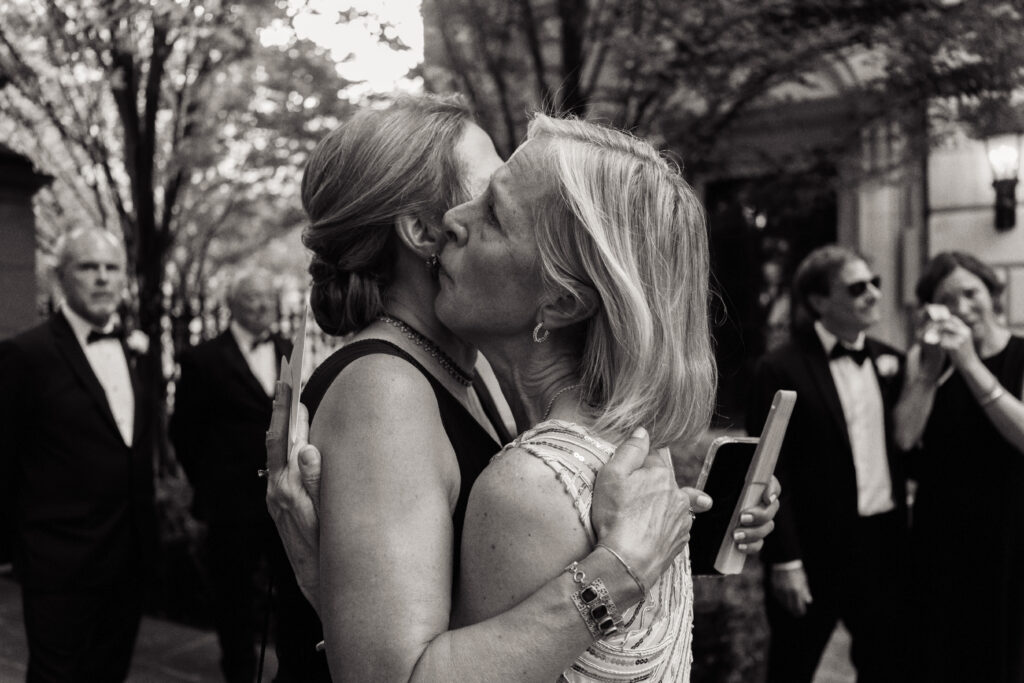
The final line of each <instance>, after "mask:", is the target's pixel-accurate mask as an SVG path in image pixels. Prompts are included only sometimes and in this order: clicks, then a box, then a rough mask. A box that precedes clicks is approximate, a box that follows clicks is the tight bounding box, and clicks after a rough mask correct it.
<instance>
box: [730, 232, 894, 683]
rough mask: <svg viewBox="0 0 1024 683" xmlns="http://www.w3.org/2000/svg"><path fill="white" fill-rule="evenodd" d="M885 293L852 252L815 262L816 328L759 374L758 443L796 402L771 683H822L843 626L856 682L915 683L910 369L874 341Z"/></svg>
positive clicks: (773, 591) (773, 595)
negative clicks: (905, 426) (905, 424)
mask: <svg viewBox="0 0 1024 683" xmlns="http://www.w3.org/2000/svg"><path fill="white" fill-rule="evenodd" d="M879 285H880V280H879V279H878V278H877V276H875V275H874V274H873V273H872V271H871V269H870V268H869V267H868V265H867V263H866V262H865V261H864V259H862V258H861V257H860V256H858V255H857V254H855V253H854V252H852V251H850V250H848V249H844V248H842V247H838V246H826V247H822V248H820V249H817V250H816V251H814V252H812V253H811V254H810V255H808V256H807V258H806V259H804V261H803V262H802V263H801V264H800V266H799V267H798V269H797V272H796V275H795V277H794V283H793V290H794V291H793V297H794V301H795V303H796V304H797V305H800V306H802V310H803V311H804V312H805V313H806V314H808V316H809V319H807V320H804V321H803V323H804V324H802V325H797V328H796V329H795V330H794V331H793V338H792V340H791V341H790V342H788V343H786V344H785V345H784V346H782V347H781V348H779V349H777V350H775V351H773V352H771V353H769V354H768V355H766V356H765V357H764V358H763V359H762V360H761V362H760V363H759V365H758V367H757V370H756V371H755V376H754V381H753V383H752V387H751V396H750V404H749V410H748V413H747V431H748V432H749V433H751V434H760V432H761V428H762V426H763V425H764V421H765V417H766V416H767V414H768V408H769V406H770V405H771V401H772V397H773V395H774V393H775V391H776V390H778V389H794V390H796V392H797V403H796V408H795V410H794V411H793V416H792V419H791V420H790V423H789V429H788V430H787V433H786V438H785V441H784V442H783V446H782V451H781V454H780V456H779V462H778V466H777V470H776V474H777V476H778V478H779V481H780V482H781V483H782V491H783V493H782V496H781V497H780V508H779V514H778V515H777V516H776V518H775V524H776V527H775V531H774V533H772V534H771V535H770V536H769V537H768V538H766V539H765V542H764V550H763V559H764V560H765V564H766V567H765V573H766V590H765V593H766V598H765V602H766V611H767V615H768V623H769V626H770V628H771V644H770V648H769V654H768V680H769V681H771V682H779V683H800V682H801V681H808V682H809V681H811V680H812V678H813V676H814V671H815V669H816V668H817V665H818V662H819V660H820V658H821V654H822V652H823V650H824V648H825V645H826V644H827V642H828V640H829V638H830V636H831V634H832V631H833V630H834V628H835V626H836V623H837V621H838V620H840V619H841V620H842V621H843V623H844V625H845V626H846V628H847V629H848V630H849V632H850V634H851V637H852V650H851V656H852V660H853V664H854V666H855V668H856V669H857V680H858V681H861V682H862V683H871V682H873V681H902V680H904V679H903V674H902V658H901V653H902V649H903V648H902V647H901V642H902V640H901V638H902V636H901V629H900V623H901V619H900V614H901V613H902V609H901V608H900V605H901V600H900V591H901V585H900V577H901V574H902V572H901V569H902V565H903V562H902V559H901V558H902V554H903V551H902V546H903V544H904V541H905V534H906V528H907V511H906V493H905V478H904V474H903V466H902V462H901V458H900V457H899V454H898V453H897V452H896V447H895V445H894V442H893V429H892V408H893V406H894V405H895V402H896V399H897V398H898V396H899V390H900V384H901V382H902V357H901V355H900V354H899V352H898V351H896V350H895V349H893V348H892V347H890V346H887V345H886V344H884V343H882V342H880V341H877V340H875V339H872V338H870V337H867V336H866V334H865V332H866V330H868V329H869V328H870V327H871V326H872V325H874V324H875V323H876V322H877V321H878V317H879V310H878V308H879V306H878V304H879V300H880V297H881V293H880V291H879Z"/></svg>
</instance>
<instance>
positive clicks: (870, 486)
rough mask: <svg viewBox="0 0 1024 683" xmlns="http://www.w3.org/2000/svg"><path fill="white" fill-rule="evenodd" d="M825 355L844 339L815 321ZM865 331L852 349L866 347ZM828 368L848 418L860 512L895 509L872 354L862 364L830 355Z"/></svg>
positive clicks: (874, 512) (863, 513) (858, 510)
mask: <svg viewBox="0 0 1024 683" xmlns="http://www.w3.org/2000/svg"><path fill="white" fill-rule="evenodd" d="M814 331H815V332H817V333H818V339H820V340H821V345H822V346H823V347H825V355H826V356H829V354H831V353H832V348H833V347H834V346H835V345H836V344H838V343H840V341H839V339H838V338H837V337H836V336H835V335H834V334H832V333H831V332H829V331H828V330H827V329H825V326H824V325H822V324H821V322H820V321H819V322H815V323H814ZM864 338H865V335H864V333H863V332H862V333H861V334H860V336H858V337H857V341H856V342H855V343H854V344H852V345H848V346H849V347H850V348H852V349H857V350H860V349H863V348H864ZM828 369H829V371H830V372H831V373H832V380H833V381H834V382H835V385H836V392H837V393H838V394H839V403H840V405H841V406H842V408H843V416H844V417H845V418H846V429H847V431H848V433H849V436H850V449H851V450H852V451H853V465H854V469H855V470H856V473H857V512H858V513H859V514H860V516H861V517H868V516H870V515H877V514H881V513H883V512H889V511H890V510H893V509H895V507H896V504H895V503H894V502H893V498H892V478H891V476H890V474H889V459H888V457H887V453H886V445H885V407H884V405H883V403H882V391H881V389H880V388H879V386H878V375H876V374H875V367H874V364H873V363H872V362H871V359H870V358H869V359H868V360H867V361H865V362H864V363H862V364H860V365H858V364H857V363H856V361H854V360H853V359H852V358H850V357H849V356H840V357H839V358H829V363H828Z"/></svg>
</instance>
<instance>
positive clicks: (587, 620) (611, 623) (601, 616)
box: [565, 562, 622, 639]
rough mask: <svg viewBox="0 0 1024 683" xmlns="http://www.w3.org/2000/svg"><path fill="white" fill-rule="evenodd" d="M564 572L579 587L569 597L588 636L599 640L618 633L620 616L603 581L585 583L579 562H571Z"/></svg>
mask: <svg viewBox="0 0 1024 683" xmlns="http://www.w3.org/2000/svg"><path fill="white" fill-rule="evenodd" d="M565 571H567V572H569V574H570V575H571V576H572V580H573V581H574V582H575V583H577V584H579V585H580V586H581V588H580V590H578V591H576V592H575V593H573V594H572V596H571V597H572V602H573V604H574V605H576V611H578V612H579V613H580V616H581V617H582V618H583V623H584V624H586V625H587V630H588V631H590V635H592V636H594V638H597V639H600V638H606V637H608V636H610V635H613V634H615V633H618V631H619V627H621V626H622V616H621V615H620V614H619V610H618V608H616V607H615V602H614V601H613V600H612V598H611V595H609V594H608V589H607V588H605V585H604V581H602V580H601V579H594V580H593V581H591V582H590V583H587V574H586V572H584V571H583V570H582V569H580V567H579V562H573V563H572V564H570V565H569V566H568V567H566V568H565Z"/></svg>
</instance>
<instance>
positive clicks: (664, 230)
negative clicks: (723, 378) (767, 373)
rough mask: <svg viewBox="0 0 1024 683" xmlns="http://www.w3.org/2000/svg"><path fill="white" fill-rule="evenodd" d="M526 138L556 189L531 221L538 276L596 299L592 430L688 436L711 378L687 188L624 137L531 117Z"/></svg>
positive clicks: (703, 279)
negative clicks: (543, 152)
mask: <svg viewBox="0 0 1024 683" xmlns="http://www.w3.org/2000/svg"><path fill="white" fill-rule="evenodd" d="M527 137H528V138H529V139H543V140H545V141H546V142H547V143H548V145H549V146H548V148H547V149H548V156H547V158H546V163H550V165H551V167H552V171H553V173H554V175H555V177H556V179H557V183H558V188H559V193H558V194H552V195H550V197H551V200H550V206H545V207H543V209H542V210H541V211H540V212H539V218H538V221H539V224H538V230H537V234H538V241H539V245H538V248H539V252H540V260H541V268H542V272H543V276H544V278H545V283H546V285H547V286H548V287H550V288H551V289H552V291H556V292H568V293H569V294H570V295H571V296H573V297H575V298H576V299H577V300H579V301H581V302H582V301H583V295H582V294H581V285H583V286H588V287H592V288H593V289H595V290H596V291H597V293H598V295H599V296H600V306H599V309H598V311H597V313H596V314H595V315H594V316H593V317H592V318H591V319H589V320H588V321H587V329H586V333H585V341H584V346H583V353H582V359H581V364H580V376H581V381H582V382H583V385H584V389H583V390H584V392H585V398H586V400H587V401H588V402H589V403H590V404H591V405H595V406H599V411H600V412H599V415H598V419H597V424H596V425H595V426H596V428H597V429H599V430H602V429H608V430H611V431H616V432H628V431H631V430H632V429H634V428H635V427H638V426H643V427H646V428H647V429H648V431H649V432H650V434H651V440H652V443H653V444H655V445H657V446H662V445H667V444H669V443H673V442H677V441H693V440H695V439H696V438H698V437H699V436H700V435H701V434H702V433H703V432H704V430H705V429H706V428H707V426H708V422H709V421H710V419H711V413H712V410H713V407H714V399H715V391H716V383H717V370H716V367H715V361H714V355H713V352H712V346H711V333H710V328H709V322H708V298H709V289H708V278H709V264H708V238H707V228H706V225H705V220H704V211H703V208H702V207H701V204H700V202H699V201H698V199H697V196H696V195H695V194H694V191H693V189H692V188H691V187H690V186H689V184H687V182H686V181H685V180H683V177H682V175H681V174H680V172H679V169H678V168H677V167H676V166H675V165H673V164H671V163H670V162H669V161H667V160H666V159H665V158H663V157H662V156H661V155H660V154H659V153H658V151H657V150H656V149H654V147H652V146H651V145H650V144H649V143H647V142H644V141H643V140H639V139H637V138H635V137H633V136H631V135H629V134H627V133H623V132H620V131H616V130H611V129H608V128H604V127H601V126H597V125H595V124H592V123H586V122H583V121H577V120H564V119H553V118H550V117H547V116H543V115H539V114H538V115H536V116H535V117H534V118H533V120H532V121H531V122H530V126H529V129H528V134H527Z"/></svg>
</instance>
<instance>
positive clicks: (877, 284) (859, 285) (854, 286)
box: [846, 275, 882, 299]
mask: <svg viewBox="0 0 1024 683" xmlns="http://www.w3.org/2000/svg"><path fill="white" fill-rule="evenodd" d="M868 285H871V286H872V287H874V288H875V289H879V288H881V286H882V278H881V277H879V276H878V275H876V276H874V277H873V278H871V279H870V280H857V281H856V282H848V283H847V284H846V293H847V294H849V295H850V297H851V298H853V299H856V298H857V297H860V296H864V292H866V291H868Z"/></svg>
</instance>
